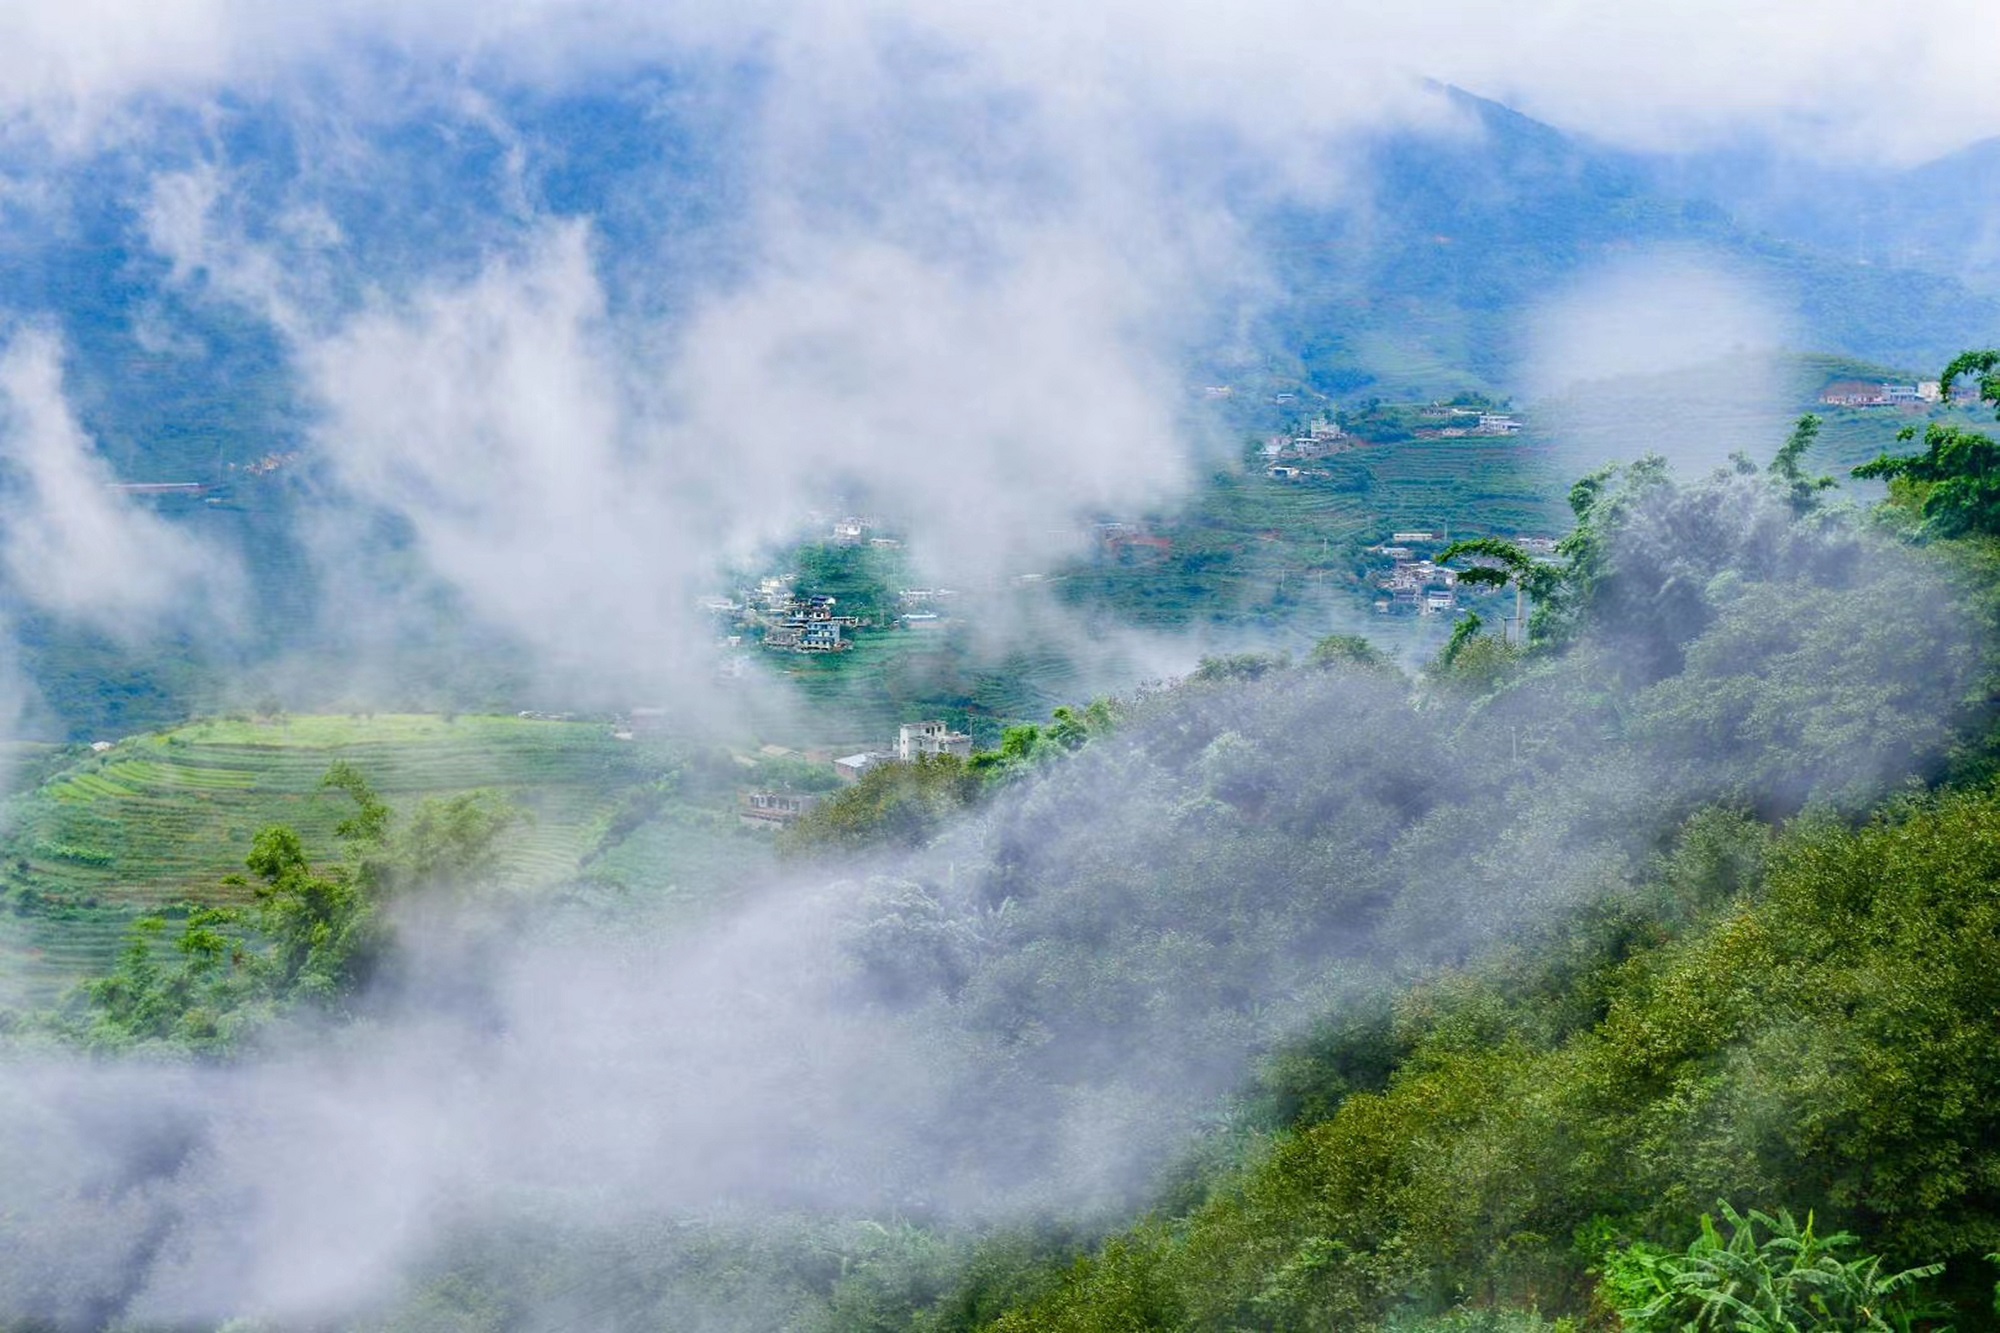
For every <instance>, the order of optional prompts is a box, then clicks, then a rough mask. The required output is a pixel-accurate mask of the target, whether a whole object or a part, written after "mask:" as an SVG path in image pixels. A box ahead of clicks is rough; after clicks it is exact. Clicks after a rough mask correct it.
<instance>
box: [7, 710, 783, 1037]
mask: <svg viewBox="0 0 2000 1333" xmlns="http://www.w3.org/2000/svg"><path fill="white" fill-rule="evenodd" d="M337 759H338V760H345V761H347V762H348V763H351V764H353V765H355V766H356V767H357V768H359V769H360V770H361V771H362V773H363V774H365V775H366V776H367V778H368V780H369V781H370V782H371V783H373V784H374V785H375V787H376V788H377V790H378V791H380V792H381V793H382V794H383V796H384V797H385V798H386V799H387V800H388V801H389V802H390V804H391V805H392V806H394V807H396V808H397V809H399V810H408V809H411V808H414V807H415V806H416V805H417V804H418V803H419V802H420V801H422V800H423V799H425V798H428V797H441V796H450V795H454V794H457V793H461V792H467V791H473V790H479V789H489V790H494V791H497V792H500V793H502V794H504V795H505V796H507V797H508V798H509V799H510V800H512V801H513V802H514V803H515V804H516V805H518V806H519V807H520V808H521V809H522V810H523V811H524V812H525V813H526V815H527V819H526V820H524V821H523V822H522V823H521V824H519V825H518V826H516V827H515V828H514V829H513V830H512V831H511V832H510V833H509V835H508V837H507V841H506V844H505V846H504V856H503V862H504V865H505V867H506V870H505V878H506V881H507V884H508V887H511V888H515V889H526V890H532V889H535V888H539V887H544V886H553V885H560V884H565V883H571V882H574V881H576V880H577V879H578V878H579V877H581V876H583V875H585V874H588V875H590V876H591V877H592V878H594V879H596V880H598V881H600V882H604V881H610V882H615V883H617V884H618V885H619V886H620V887H621V888H623V889H625V890H628V891H631V892H634V893H642V892H648V891H651V890H653V889H654V888H656V887H658V888H660V889H661V890H662V891H665V890H668V889H670V890H671V891H672V892H673V893H675V894H677V895H681V896H685V897H689V898H694V897H697V896H699V895H701V894H708V893H713V892H714V891H715V889H716V886H717V885H718V884H721V883H723V882H726V879H727V878H728V877H729V875H730V874H731V872H732V871H733V870H737V869H740V868H741V867H742V866H743V865H744V864H745V863H746V861H755V860H759V859H762V858H764V857H766V856H768V854H769V853H768V850H767V848H766V847H765V845H764V843H763V842H761V841H760V840H759V839H757V838H756V837H755V836H754V835H753V834H749V833H747V832H743V831H740V830H738V829H737V828H736V827H735V823H734V819H733V817H731V816H730V815H729V814H728V811H729V803H730V800H731V795H730V791H729V790H728V788H727V787H726V786H720V785H715V784H710V785H708V786H705V787H704V786H702V785H701V784H694V785H692V786H690V784H688V783H686V782H684V781H678V779H677V775H680V774H681V773H682V770H683V769H684V768H685V755H684V754H682V753H681V752H680V751H679V750H678V748H677V747H675V746H673V745H671V744H668V743H659V742H647V741H640V742H626V741H618V740H615V739H614V738H613V737H612V736H611V734H610V728H608V727H606V726H603V725H598V724H590V723H565V722H545V721H533V720H527V719H521V718H514V717H457V718H453V719H450V720H447V719H445V718H441V717H435V716H422V715H378V716H372V717H371V716H311V717H289V718H281V719H274V720H270V721H244V720H207V721H200V722H195V723H191V724H189V725H187V726H184V727H180V728H177V729H175V730H172V731H167V732H161V733H157V734H153V735H147V736H139V737H133V738H129V739H127V740H125V741H121V742H119V743H118V744H117V745H116V746H115V747H113V748H112V749H110V750H107V751H103V752H98V753H93V752H91V751H89V750H88V749H85V748H83V747H70V748H69V749H67V750H62V751H40V752H36V753H33V754H24V755H22V756H20V757H19V759H18V760H17V764H16V767H17V770H18V771H20V772H21V773H22V774H23V775H24V776H27V777H29V778H31V779H32V778H33V777H35V776H40V777H41V779H42V780H41V781H40V782H39V784H38V785H35V786H32V787H31V788H29V789H27V790H26V791H25V792H24V794H22V795H20V796H18V797H16V798H15V799H14V800H13V801H12V802H10V803H9V805H10V808H9V818H8V820H7V822H6V825H5V834H4V836H0V1003H23V1002H32V1001H35V1000H40V999H46V998H47V997H48V996H50V995H51V994H53V993H54V992H55V991H57V990H59V989H60V988H61V986H63V985H65V984H67V983H69V982H71V981H74V980H76V979H77V978H79V977H81V976H84V975H88V974H90V973H93V972H96V971H100V970H102V969H103V968H104V967H105V966H106V965H107V963H108V962H109V961H110V959H111V958H112V957H113V955H114V953H115V951H116V949H117V947H118V944H119V941H120V939H121V937H122V935H123V932H124V929H125V927H126V925H127V924H128V923H129V922H130V921H131V919H132V918H133V917H134V916H135V915H138V914H140V913H142V912H145V911H148V910H155V909H158V908H160V907H163V906H166V905H169V904H172V903H176V902H182V901H195V902H202V903H220V902H226V901H229V900H230V899H231V898H232V897H235V896H239V895H241V894H242V893H243V892H245V891H244V890H242V889H232V888H229V887H227V886H225V885H224V884H223V883H222V881H223V879H224V877H225V876H228V875H231V874H234V873H238V872H240V871H241V869H242V865H243V858H244V856H245V855H246V854H247V853H248V851H249V849H250V843H251V840H252V839H253V838H254V837H255V835H256V833H257V830H258V829H260V828H263V827H264V826H266V825H268V824H272V823H285V824H290V825H292V826H293V827H295V828H297V829H298V830H299V832H300V833H301V834H302V835H303V836H304V837H305V839H306V842H307V845H308V846H310V847H315V848H328V849H330V848H331V847H332V845H333V842H334V836H333V830H334V825H335V824H336V823H337V822H338V821H339V819H340V818H342V816H343V815H344V814H345V813H346V810H345V807H344V798H341V797H338V796H334V795H329V794H327V793H324V792H322V791H321V790H320V780H321V779H322V778H323V777H324V776H325V774H326V771H327V768H328V767H329V766H330V765H331V764H332V763H333V762H334V761H335V760H337ZM37 770H39V771H37ZM663 781H664V782H668V783H670V784H675V783H677V785H676V791H677V793H678V794H677V795H675V796H674V797H672V798H671V799H669V800H667V801H666V802H665V803H664V805H663V806H662V808H661V810H660V812H659V814H657V815H656V816H654V818H653V820H652V821H649V823H647V824H642V825H640V827H639V828H638V829H636V830H633V831H630V832H624V831H621V832H620V834H618V835H617V836H613V835H612V834H611V828H612V823H613V816H614V814H615V812H616V811H617V810H618V808H619V807H620V804H621V802H623V801H625V800H626V799H628V798H629V796H630V794H631V793H632V792H634V791H636V790H639V789H642V788H644V787H646V786H648V785H649V784H655V783H660V782H663ZM653 823H658V824H659V825H660V827H658V828H653V827H651V824H653ZM628 843H630V844H633V846H634V849H635V850H633V851H623V850H621V849H622V848H624V846H625V845H626V844H628ZM614 853H615V854H616V855H613V854H614Z"/></svg>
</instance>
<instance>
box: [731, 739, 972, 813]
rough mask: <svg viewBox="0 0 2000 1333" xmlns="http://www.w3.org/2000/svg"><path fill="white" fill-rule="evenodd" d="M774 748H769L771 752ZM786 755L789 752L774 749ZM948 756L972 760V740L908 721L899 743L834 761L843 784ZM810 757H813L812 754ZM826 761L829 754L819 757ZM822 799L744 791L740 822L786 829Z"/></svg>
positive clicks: (739, 806)
mask: <svg viewBox="0 0 2000 1333" xmlns="http://www.w3.org/2000/svg"><path fill="white" fill-rule="evenodd" d="M771 749H772V747H767V750H771ZM772 752H775V753H779V754H784V753H789V751H782V750H773V751H772ZM939 754H948V755H952V756H955V757H957V758H959V759H970V758H971V757H972V737H971V736H970V735H969V734H967V733H966V732H963V731H954V730H952V728H951V724H950V723H947V722H943V721H939V720H936V719H930V720H927V721H923V722H905V723H904V724H903V725H902V726H901V727H898V728H897V729H896V741H895V744H894V745H892V746H889V747H887V748H884V749H879V750H860V751H857V752H855V753H854V754H848V755H840V756H838V757H835V758H833V759H832V760H831V762H832V764H833V771H834V774H835V776H837V777H838V778H840V779H841V781H843V782H858V781H860V780H861V775H862V774H864V773H866V772H868V771H869V770H871V769H874V768H877V767H879V766H881V765H883V764H910V763H915V762H916V761H917V760H918V759H921V758H923V757H924V756H925V755H939ZM807 757H808V758H813V757H814V755H813V754H812V752H808V754H807ZM818 757H819V758H820V759H821V760H822V761H825V759H826V757H827V752H825V751H821V752H820V753H819V756H818ZM820 799H821V798H820V797H818V796H813V795H809V794H807V793H804V792H784V791H741V792H738V793H737V794H736V817H737V820H738V822H740V823H742V824H744V825H745V826H747V827H751V828H766V829H775V828H782V827H783V826H784V825H786V824H789V823H791V822H792V821H794V820H796V819H800V818H803V817H804V816H805V815H807V814H809V813H810V812H811V811H812V809H813V807H814V806H816V805H817V804H819V801H820Z"/></svg>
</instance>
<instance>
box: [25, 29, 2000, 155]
mask: <svg viewBox="0 0 2000 1333" xmlns="http://www.w3.org/2000/svg"><path fill="white" fill-rule="evenodd" d="M1989 22H1990V16H1989V15H1988V14H1987V12H1986V8H1985V6H1984V5H1983V4H1982V3H1980V0H1944V2H1943V3H1940V4H1938V5H1934V6H1931V7H1930V8H1929V9H1927V10H1926V11H1925V12H1924V14H1923V16H1922V18H1921V20H1918V19H1912V18H1909V17H1907V11H1904V10H1901V9H1898V8H1896V7H1894V6H1891V5H1889V4H1887V3H1884V0H1822V2H1820V3H1812V4H1807V3H1803V0H1787V2H1786V3H1770V4H1763V5H1755V6H1748V7H1746V6H1742V5H1737V4H1726V3H1723V0H1675V2H1674V3H1671V4H1656V5H1631V4H1620V3H1614V2H1613V0H1584V2H1582V3H1579V0H1525V2H1524V3H1519V4H1509V5H1504V6H1502V5H1494V4H1490V3H1484V2H1483V0H1414V2H1413V3H1411V4H1405V5H1399V6H1395V7H1393V8H1384V7H1383V6H1380V5H1372V4H1363V3H1360V2H1359V0H1345V2H1344V3H1336V4H1323V3H1309V2H1308V0H1246V3H1242V4H1237V5H1231V6H1226V7H1218V6H1214V5H1201V4H1195V3H1191V2H1190V0H1165V2H1163V3H1162V2H1153V3H1144V4H1141V3H1138V2H1137V0H1099V2H1098V3H1095V4H1088V5H1074V4H1057V3H1052V2H1050V0H1035V2H1033V3H1021V4H1009V5H999V4H945V3H939V2H938V0H874V3H869V4H864V5H857V6H835V7H829V6H814V5H807V4H801V3H797V0H763V2H762V3H758V2H754V0H753V2H751V3H738V4H729V5H719V4H691V5H677V6H670V7H662V6H658V5H650V4H642V3H639V0H612V2H611V3H604V4H594V5H589V6H582V5H571V4H563V3H558V2H557V0H514V3H506V4H480V5H473V4H470V3H467V2H466V0H414V2H412V3H400V4H389V3H386V0H333V2H331V3H327V4H322V5H314V6H309V7H301V6H285V7H273V6H268V5H260V4H254V3H250V0H168V2H167V3H152V2H149V0H82V3H76V4H63V5H57V4H53V3H48V2H46V0H16V3H13V4H11V5H8V6H6V7H4V8H0V89H4V90H5V91H4V92H0V105H4V106H10V107H11V108H12V109H13V111H14V112H15V114H16V115H17V116H20V117H26V118H29V119H32V120H33V121H34V122H35V123H37V124H39V125H40V126H42V127H43V128H44V129H50V130H55V131H57V132H59V133H62V134H65V135H69V136H75V135H79V134H82V135H87V134H89V133H91V132H93V130H101V129H103V128H104V127H105V126H107V125H115V124H117V123H118V122H119V120H120V112H121V108H123V107H124V106H125V105H126V103H127V102H128V101H129V99H132V98H134V97H138V96H142V95H164V96H168V97H192V98H200V97H203V96H206V95H208V94H210V93H212V92H213V91H215V90H216V89H218V88H221V87H225V86H243V85H256V86H265V85H268V84H273V83H277V82H280V81H282V79H283V78H284V76H285V75H286V74H287V73H288V72H290V71H293V70H295V69H296V68H298V67H301V66H308V65H311V66H317V65H322V64H324V63H325V62H326V61H328V60H329V59H330V58H333V57H334V56H335V55H336V54H338V53H339V52H342V51H343V50H347V49H350V48H351V47H352V46H353V45H354V44H355V43H357V42H359V41H363V40H365V41H367V42H370V43H372V44H374V45H376V46H377V47H379V48H384V49H391V50H397V49H400V50H403V51H406V52H409V53H412V54H414V55H416V56H417V57H418V58H420V59H426V60H437V61H439V62H441V63H443V64H445V65H447V66H449V65H452V64H454V63H459V62H470V63H473V64H480V65H485V66H488V67H498V68H504V69H506V70H509V71H511V72H512V73H513V74H515V75H517V76H519V77H523V78H532V79H538V80H554V81H562V80H566V79H570V78H573V77H577V76H579V75H589V74H592V73H595V72H598V71H601V70H603V69H605V68H607V67H613V66H617V65H622V64H628V63H630V62H633V61H643V60H656V59H660V58H662V57H665V56H670V55H685V54H688V53H690V52H709V53H719V54H722V55H724V56H726V57H729V58H737V57H742V56H745V55H754V56H757V57H759V58H770V59H773V60H774V61H775V62H776V63H777V65H778V66H779V68H780V70H781V72H782V75H783V77H784V78H786V79H789V80H807V81H810V82H812V83H813V84H815V85H816V87H817V88H818V90H819V91H820V92H821V93H824V92H825V91H826V90H827V89H829V88H832V87H835V86H839V85H842V84H845V86H848V87H850V88H851V87H853V86H855V84H854V82H853V81H852V80H851V79H850V78H847V77H846V76H850V75H852V74H854V73H855V72H856V71H857V70H858V69H859V68H860V67H861V66H860V64H859V63H857V62H862V61H868V60H872V59H873V58H874V57H873V55H872V49H873V47H874V46H875V44H876V43H877V42H878V41H879V40H880V39H881V38H882V37H883V36H884V35H885V34H896V35H901V36H907V37H910V38H913V39H916V40H919V41H927V42H931V43H935V44H936V46H937V48H938V50H939V52H940V58H947V59H950V60H954V61H959V62H963V64H964V66H965V68H966V71H967V73H968V74H969V75H970V76H971V77H975V78H978V79H991V80H992V81H993V82H994V83H995V84H996V85H997V86H1002V87H1011V88H1015V89H1021V90H1028V91H1032V92H1033V93H1035V94H1036V95H1038V96H1042V97H1046V98H1048V99H1049V100H1050V101H1051V102H1052V103H1053V104H1055V105H1058V106H1060V108H1061V111H1062V114H1063V116H1064V117H1065V118H1067V119H1069V120H1070V121H1072V122H1073V123H1076V124H1078V125H1087V124H1092V123H1099V124H1102V123H1115V122H1119V121H1130V120H1133V119H1135V118H1136V119H1146V118H1150V117H1155V116H1165V117H1169V118H1172V117H1196V118H1212V119H1216V120H1220V121H1223V122H1226V123H1230V124H1233V125H1236V126H1238V127H1240V128H1242V129H1243V130H1244V131H1245V132H1246V133H1247V134H1249V135H1250V136H1251V137H1252V138H1254V139H1256V140H1258V141H1260V142H1263V143H1266V144H1272V145H1275V144H1277V143H1279V142H1281V141H1286V140H1292V141H1296V136H1299V135H1302V134H1303V135H1316V134H1321V133H1324V132H1327V131H1329V130H1337V129H1339V128H1342V127H1344V126H1348V125H1352V124H1354V123H1356V122H1357V121H1369V120H1376V119H1379V118H1381V117H1382V116H1384V115H1394V114H1403V113H1407V112H1408V111H1409V109H1410V93H1409V91H1408V80H1409V79H1410V77H1411V76H1428V77H1435V78H1439V79H1443V80H1447V81H1452V82H1456V83H1460V84H1462V85H1464V86H1467V87H1470V88H1472V89H1473V90H1475V91H1480V92H1485V93H1489V94H1492V95H1496V96H1502V97H1506V98H1510V99H1515V100H1518V101H1519V102H1520V103H1522V104H1523V105H1525V106H1526V107H1527V108H1528V109H1530V110H1532V111H1535V112H1538V113H1541V114H1545V115H1548V116H1550V117H1553V118H1555V119H1556V120H1558V121H1559V122H1561V123H1564V124H1567V125H1570V126H1573V127H1576V128H1579V129H1584V130H1587V131H1589V132H1592V133H1595V134H1599V135H1602V136H1605V137H1607V138H1611V139H1614V140H1617V141H1620V142H1624V143H1630V144H1646V145H1655V146H1657V145H1661V144H1671V143H1685V142H1688V141H1690V140H1692V139H1698V138H1704V137H1709V136H1714V135H1726V134H1731V133H1735V132H1737V131H1740V130H1741V129H1743V128H1744V127H1745V126H1746V125H1748V126H1751V127H1754V128H1763V129H1768V130H1771V131H1774V132H1777V133H1779V134H1781V135H1783V136H1785V137H1787V138H1789V139H1790V140H1792V141H1793V142H1795V143H1796V144H1798V145H1799V146H1801V147H1805V148H1808V149H1820V150H1826V151H1850V150H1852V151H1858V152H1862V153H1867V154H1883V155H1888V156H1893V157H1897V158H1903V159H1909V158H1915V157H1923V156H1928V155H1931V154H1934V153H1938V152H1942V151H1947V150H1949V149H1950V148H1953V147H1956V146H1957V145H1958V144H1959V143H1962V142H1965V141H1967V140H1969V139H1971V138H1974V137H1979V136H1982V135H1987V134H1992V133H1995V132H2000V88H1996V86H1995V85H1994V83H1993V81H1992V80H1991V79H1989V78H1987V77H1985V75H1986V73H1987V71H1986V65H1987V64H1988V63H1989V59H1990V54H1991V45H1990V43H1987V42H1983V41H1981V40H1979V38H1980V35H1981V34H1982V33H1983V32H1984V31H1985V26H1986V25H1987V24H1988V23H1989Z"/></svg>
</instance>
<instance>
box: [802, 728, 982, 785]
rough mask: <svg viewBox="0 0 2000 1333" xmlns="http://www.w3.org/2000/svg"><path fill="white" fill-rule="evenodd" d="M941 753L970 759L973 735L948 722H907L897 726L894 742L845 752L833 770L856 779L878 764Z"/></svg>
mask: <svg viewBox="0 0 2000 1333" xmlns="http://www.w3.org/2000/svg"><path fill="white" fill-rule="evenodd" d="M937 754H948V755H952V756H953V757H955V758H958V759H970V758H972V737H971V736H970V735H969V734H968V733H966V732H963V731H953V730H952V729H951V724H950V723H947V722H939V721H928V722H905V723H904V724H903V725H902V726H900V727H898V728H897V729H896V743H895V745H894V746H892V747H891V748H889V749H885V750H862V751H860V752H859V753H856V754H850V755H843V756H841V757H840V758H838V759H835V760H834V761H833V771H834V773H835V775H836V776H838V777H839V778H840V779H841V780H843V781H845V782H854V781H858V780H859V779H860V777H861V775H862V774H863V773H866V772H867V771H868V770H869V769H871V768H874V767H875V766H876V765H878V764H913V763H915V762H916V761H917V760H919V759H922V758H923V757H924V756H925V755H937Z"/></svg>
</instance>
